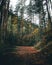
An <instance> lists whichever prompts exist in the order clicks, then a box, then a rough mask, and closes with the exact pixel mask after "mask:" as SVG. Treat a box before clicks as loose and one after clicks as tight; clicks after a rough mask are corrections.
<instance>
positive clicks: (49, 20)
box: [46, 0, 52, 30]
mask: <svg viewBox="0 0 52 65" xmlns="http://www.w3.org/2000/svg"><path fill="white" fill-rule="evenodd" d="M46 6H47V13H48V22H49V26H48V27H49V28H50V30H51V29H52V22H51V16H50V13H49V8H48V0H46Z"/></svg>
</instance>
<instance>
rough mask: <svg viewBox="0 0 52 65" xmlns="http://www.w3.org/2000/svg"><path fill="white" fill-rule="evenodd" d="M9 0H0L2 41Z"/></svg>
mask: <svg viewBox="0 0 52 65" xmlns="http://www.w3.org/2000/svg"><path fill="white" fill-rule="evenodd" d="M9 2H10V0H1V4H0V8H1V12H0V13H1V15H0V31H1V40H2V41H3V40H4V38H5V35H6V28H7V27H6V26H7V18H8V9H9Z"/></svg>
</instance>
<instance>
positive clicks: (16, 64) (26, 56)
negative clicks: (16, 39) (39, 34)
mask: <svg viewBox="0 0 52 65" xmlns="http://www.w3.org/2000/svg"><path fill="white" fill-rule="evenodd" d="M11 49H12V50H11ZM48 59H49V56H48V55H47V53H45V54H44V53H42V52H41V53H40V52H39V51H38V50H36V49H35V48H34V47H33V46H16V47H15V48H9V49H7V52H5V53H3V54H2V55H0V65H51V63H50V62H48V61H49V60H48Z"/></svg>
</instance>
